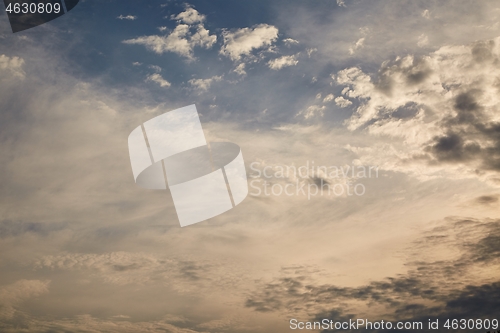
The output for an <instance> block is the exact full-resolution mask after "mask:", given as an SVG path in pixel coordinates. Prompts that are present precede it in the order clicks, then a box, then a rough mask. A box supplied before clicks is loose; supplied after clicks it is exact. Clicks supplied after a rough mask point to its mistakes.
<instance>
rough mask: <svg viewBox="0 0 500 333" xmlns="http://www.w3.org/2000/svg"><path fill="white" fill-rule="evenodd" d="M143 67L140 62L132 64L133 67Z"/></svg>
mask: <svg viewBox="0 0 500 333" xmlns="http://www.w3.org/2000/svg"><path fill="white" fill-rule="evenodd" d="M141 65H142V62H138V61H134V62H133V63H132V66H141Z"/></svg>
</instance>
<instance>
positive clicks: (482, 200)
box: [476, 195, 498, 205]
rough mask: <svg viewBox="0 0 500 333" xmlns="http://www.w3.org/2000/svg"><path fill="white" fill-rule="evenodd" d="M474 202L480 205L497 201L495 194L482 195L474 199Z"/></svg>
mask: <svg viewBox="0 0 500 333" xmlns="http://www.w3.org/2000/svg"><path fill="white" fill-rule="evenodd" d="M476 202H477V203H479V204H482V205H489V204H492V203H496V202H498V196H497V195H482V196H480V197H478V198H477V199H476Z"/></svg>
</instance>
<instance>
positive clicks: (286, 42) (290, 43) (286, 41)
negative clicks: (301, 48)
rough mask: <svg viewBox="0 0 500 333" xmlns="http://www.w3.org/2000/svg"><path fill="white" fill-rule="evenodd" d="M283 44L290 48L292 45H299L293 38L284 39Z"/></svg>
mask: <svg viewBox="0 0 500 333" xmlns="http://www.w3.org/2000/svg"><path fill="white" fill-rule="evenodd" d="M283 42H284V43H285V45H286V46H292V45H297V44H299V41H298V40H295V39H293V38H285V39H283Z"/></svg>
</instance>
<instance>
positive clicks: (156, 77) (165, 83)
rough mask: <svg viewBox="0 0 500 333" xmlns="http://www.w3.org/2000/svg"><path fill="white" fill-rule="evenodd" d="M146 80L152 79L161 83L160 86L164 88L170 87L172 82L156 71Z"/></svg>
mask: <svg viewBox="0 0 500 333" xmlns="http://www.w3.org/2000/svg"><path fill="white" fill-rule="evenodd" d="M146 81H151V82H155V83H158V84H159V85H160V87H162V88H168V87H170V86H171V83H170V82H168V81H167V80H165V79H164V78H163V77H162V76H161V75H160V74H158V73H155V74H151V75H149V76H148V77H147V78H146Z"/></svg>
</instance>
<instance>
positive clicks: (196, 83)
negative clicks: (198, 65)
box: [188, 76, 222, 91]
mask: <svg viewBox="0 0 500 333" xmlns="http://www.w3.org/2000/svg"><path fill="white" fill-rule="evenodd" d="M220 80H222V76H213V77H211V78H209V79H191V80H189V81H188V82H189V84H190V85H191V86H192V87H193V88H195V89H198V90H200V91H207V90H208V88H210V85H211V84H212V83H213V82H217V81H220Z"/></svg>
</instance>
